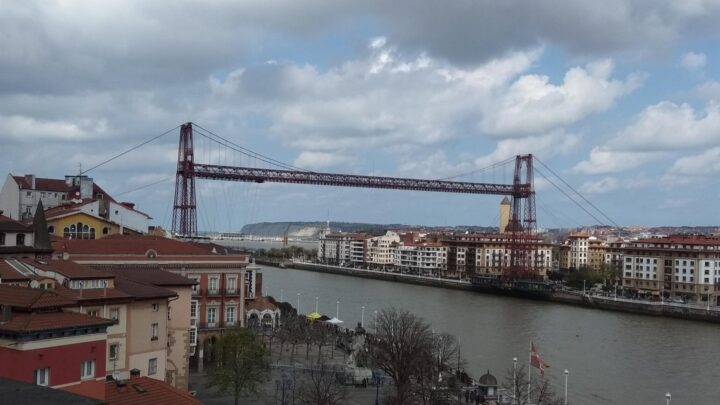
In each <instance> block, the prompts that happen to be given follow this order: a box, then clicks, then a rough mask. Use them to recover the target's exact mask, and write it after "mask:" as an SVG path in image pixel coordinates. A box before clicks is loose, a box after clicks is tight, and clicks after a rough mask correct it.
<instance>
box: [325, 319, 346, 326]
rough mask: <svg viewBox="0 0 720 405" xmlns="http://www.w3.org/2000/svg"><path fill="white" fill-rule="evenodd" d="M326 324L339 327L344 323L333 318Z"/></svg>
mask: <svg viewBox="0 0 720 405" xmlns="http://www.w3.org/2000/svg"><path fill="white" fill-rule="evenodd" d="M325 322H327V323H330V324H333V325H338V324H341V323H343V321H341V320H339V319H337V318H335V317H333V318H332V319H328V320H327V321H325Z"/></svg>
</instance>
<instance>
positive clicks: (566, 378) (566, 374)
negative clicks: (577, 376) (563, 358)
mask: <svg viewBox="0 0 720 405" xmlns="http://www.w3.org/2000/svg"><path fill="white" fill-rule="evenodd" d="M568 374H570V372H569V371H567V369H566V370H565V405H567V403H568V402H567V382H568Z"/></svg>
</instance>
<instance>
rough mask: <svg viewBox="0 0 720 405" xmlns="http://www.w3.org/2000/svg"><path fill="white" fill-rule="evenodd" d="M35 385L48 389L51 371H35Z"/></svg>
mask: <svg viewBox="0 0 720 405" xmlns="http://www.w3.org/2000/svg"><path fill="white" fill-rule="evenodd" d="M35 384H37V385H42V386H44V387H47V386H48V385H50V369H49V368H39V369H37V370H35Z"/></svg>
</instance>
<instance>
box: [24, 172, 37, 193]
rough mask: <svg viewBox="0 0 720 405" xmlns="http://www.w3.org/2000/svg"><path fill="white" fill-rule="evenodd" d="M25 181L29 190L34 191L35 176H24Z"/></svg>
mask: <svg viewBox="0 0 720 405" xmlns="http://www.w3.org/2000/svg"><path fill="white" fill-rule="evenodd" d="M25 181H27V182H28V184H29V185H30V189H31V190H35V175H34V174H26V175H25Z"/></svg>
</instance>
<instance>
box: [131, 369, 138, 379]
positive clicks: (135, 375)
mask: <svg viewBox="0 0 720 405" xmlns="http://www.w3.org/2000/svg"><path fill="white" fill-rule="evenodd" d="M136 378H140V370H138V369H136V368H134V369H132V370H130V379H131V380H134V379H136Z"/></svg>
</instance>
